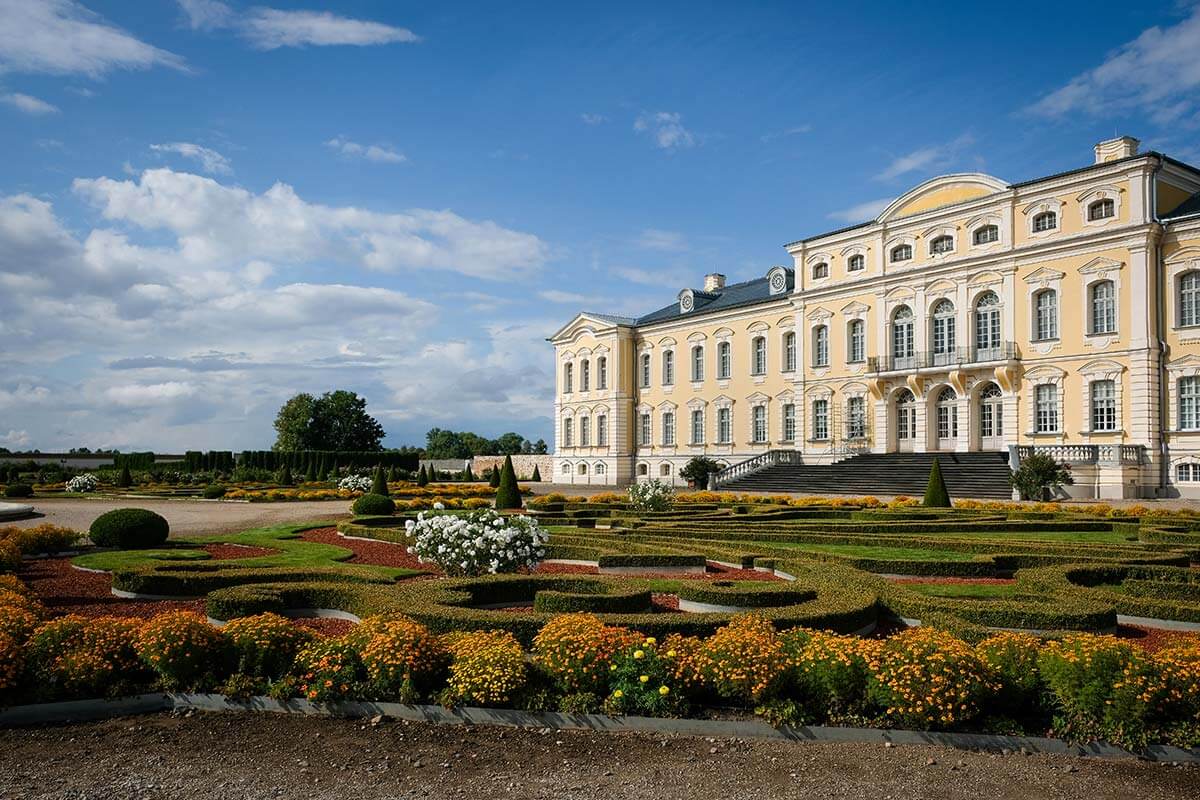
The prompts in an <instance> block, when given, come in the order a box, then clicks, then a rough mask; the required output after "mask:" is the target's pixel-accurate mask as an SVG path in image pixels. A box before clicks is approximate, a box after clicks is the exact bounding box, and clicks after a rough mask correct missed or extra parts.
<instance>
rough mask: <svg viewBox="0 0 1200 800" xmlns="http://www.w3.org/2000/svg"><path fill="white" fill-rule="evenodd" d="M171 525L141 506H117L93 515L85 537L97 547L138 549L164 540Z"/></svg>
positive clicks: (154, 545)
mask: <svg viewBox="0 0 1200 800" xmlns="http://www.w3.org/2000/svg"><path fill="white" fill-rule="evenodd" d="M170 532H171V526H170V525H169V524H168V523H167V521H166V520H165V519H163V518H162V517H161V516H159V515H158V514H155V513H154V512H153V511H148V510H146V509H144V508H118V509H115V510H113V511H109V512H108V513H106V514H101V515H100V516H98V517H96V520H95V521H94V522H93V523H92V527H91V528H89V529H88V536H89V537H90V538H91V540H92V543H93V544H95V545H97V546H99V547H116V548H118V549H121V550H141V549H145V548H148V547H158V546H159V545H161V544H162V543H163V542H165V541H166V540H167V535H168V534H169V533H170Z"/></svg>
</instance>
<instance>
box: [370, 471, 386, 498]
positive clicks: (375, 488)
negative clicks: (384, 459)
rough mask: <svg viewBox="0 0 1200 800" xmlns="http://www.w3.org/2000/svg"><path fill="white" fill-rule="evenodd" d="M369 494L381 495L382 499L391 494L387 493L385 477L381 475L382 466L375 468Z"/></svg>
mask: <svg viewBox="0 0 1200 800" xmlns="http://www.w3.org/2000/svg"><path fill="white" fill-rule="evenodd" d="M371 494H381V495H383V496H384V497H388V496H389V495H390V494H391V492H389V491H388V485H387V476H386V475H384V474H383V464H380V465H379V466H377V467H375V475H374V477H373V478H372V479H371Z"/></svg>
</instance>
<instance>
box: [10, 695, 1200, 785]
mask: <svg viewBox="0 0 1200 800" xmlns="http://www.w3.org/2000/svg"><path fill="white" fill-rule="evenodd" d="M1197 793H1200V769H1197V768H1195V767H1172V766H1167V765H1159V764H1149V763H1141V762H1136V761H1101V760H1093V759H1084V758H1073V757H1052V756H1022V755H1009V756H1003V755H990V754H989V755H984V754H978V753H968V752H962V751H956V750H949V749H945V748H936V747H916V746H909V747H895V748H890V749H888V748H884V747H882V746H879V745H851V744H798V743H788V742H765V741H744V740H719V739H718V740H710V739H699V738H686V737H668V738H663V737H654V736H644V735H634V734H626V735H603V734H596V733H591V732H550V731H547V732H545V733H542V732H540V731H536V730H513V729H504V728H483V727H480V728H461V727H453V726H436V725H429V724H424V723H401V722H383V723H380V724H378V725H371V724H370V723H366V722H362V721H350V720H329V719H305V718H301V717H280V716H274V715H271V714H230V715H218V714H212V715H206V714H194V715H193V716H190V717H189V716H186V715H178V714H175V715H168V714H163V715H157V716H142V717H131V718H126V719H119V720H109V721H106V722H98V723H83V724H76V725H66V726H62V727H50V728H36V729H25V730H6V731H0V798H6V799H7V798H18V797H20V798H62V799H63V800H65V799H66V798H71V799H72V800H90V799H91V798H96V800H100V799H101V798H103V799H104V800H122V799H123V798H139V800H158V799H159V798H162V799H163V800H167V799H168V798H169V799H170V800H177V799H178V798H222V800H238V799H239V798H245V799H250V798H304V799H305V800H326V799H327V798H348V797H352V798H354V799H355V800H383V798H405V797H412V798H424V797H428V798H435V799H437V798H452V797H453V798H461V799H463V800H497V798H505V797H512V798H538V799H539V800H540V799H541V798H546V799H547V800H561V798H579V799H580V800H588V799H590V798H597V799H598V800H623V799H624V798H636V799H637V800H666V799H667V798H689V800H709V798H712V799H713V800H717V799H719V800H741V799H742V798H746V799H747V800H749V799H750V798H755V800H761V799H763V798H803V797H821V798H864V799H868V798H869V800H882V799H883V798H906V799H908V798H968V799H969V800H979V799H980V798H989V800H992V799H993V798H996V799H999V800H1004V799H1007V798H1013V799H1014V800H1017V799H1019V800H1033V799H1034V798H1056V800H1057V799H1061V800H1075V799H1076V798H1078V799H1079V800H1107V799H1108V798H1113V800H1117V799H1118V798H1119V799H1120V800H1127V798H1130V797H1136V798H1138V800H1159V799H1160V798H1195V797H1196V796H1197Z"/></svg>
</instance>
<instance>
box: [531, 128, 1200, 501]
mask: <svg viewBox="0 0 1200 800" xmlns="http://www.w3.org/2000/svg"><path fill="white" fill-rule="evenodd" d="M786 250H787V252H788V254H789V255H790V256H791V262H792V263H791V266H775V267H771V268H770V269H769V270H767V272H766V274H765V275H764V276H762V277H760V278H757V279H754V280H751V281H747V282H744V283H737V284H727V283H726V280H725V276H723V275H721V274H716V273H714V274H710V275H706V276H705V277H704V279H703V283H702V284H701V285H699V286H696V287H690V288H683V289H682V290H681V291H680V292H679V294H678V296H677V298H676V302H674V303H672V304H671V305H668V306H666V307H664V308H660V309H658V310H657V311H653V312H651V313H649V314H646V315H645V316H642V317H638V318H627V317H616V316H611V315H607V314H595V313H586V312H585V313H581V314H579V315H577V316H576V317H575V318H574V319H573V320H571V322H570V323H569V324H567V325H566V326H564V327H563V328H562V329H561V330H559V331H558V332H557V333H555V334H554V336H553V337H551V339H550V341H551V342H552V343H553V345H554V348H555V364H556V370H555V371H556V373H557V376H558V377H557V392H556V398H555V404H554V418H555V442H556V449H555V453H554V471H555V475H554V477H553V480H554V481H555V482H557V483H577V484H579V483H582V484H612V485H623V484H628V483H630V482H632V481H635V480H639V479H640V480H647V479H649V478H660V479H663V480H666V481H669V482H671V483H675V484H680V483H683V481H682V480H681V479H680V478H679V477H678V471H679V469H680V468H681V467H682V466H683V465H684V464H686V463H687V462H688V461H689V460H690V459H691V458H693V457H694V456H698V455H704V456H708V457H710V458H712V459H714V460H716V461H718V462H720V463H721V464H722V465H727V466H734V465H738V464H739V463H742V462H747V461H749V460H751V459H757V461H756V462H755V463H763V464H766V463H769V462H771V460H772V459H771V457H770V456H771V454H780V453H781V454H783V455H786V456H787V460H788V461H791V462H793V463H794V462H796V461H799V462H802V463H804V464H824V463H832V462H836V461H840V460H843V459H846V458H848V457H850V456H852V455H854V454H858V453H905V452H912V453H930V452H947V451H948V452H954V453H964V452H974V451H996V452H1003V453H1008V454H1009V457H1010V463H1012V464H1016V463H1019V460H1020V458H1021V457H1022V456H1024V455H1027V454H1028V453H1031V452H1034V451H1036V450H1045V451H1047V452H1049V453H1050V454H1052V455H1054V456H1055V457H1056V458H1058V459H1059V460H1062V461H1067V462H1069V463H1071V465H1072V472H1073V475H1074V477H1075V485H1074V486H1072V487H1069V491H1070V492H1071V493H1072V494H1074V495H1076V496H1084V497H1178V496H1192V497H1200V169H1197V168H1195V167H1192V166H1189V165H1187V164H1184V163H1182V162H1180V161H1177V160H1175V159H1172V158H1170V157H1168V156H1166V155H1163V154H1160V153H1156V152H1147V153H1139V152H1138V141H1137V140H1136V139H1133V138H1130V137H1121V138H1118V139H1113V140H1109V141H1105V142H1101V143H1100V144H1098V145H1096V147H1095V159H1094V163H1092V164H1090V165H1088V166H1085V167H1082V168H1079V169H1075V170H1071V171H1069V172H1064V173H1060V174H1057V175H1051V176H1048V177H1045V178H1039V179H1037V180H1031V181H1025V182H1022V183H1014V184H1009V183H1005V182H1003V181H1001V180H998V179H996V178H994V177H991V176H989V175H984V174H979V173H963V174H955V175H946V176H943V177H939V178H934V179H932V180H929V181H927V182H925V183H923V184H921V185H919V186H917V187H916V188H914V189H912V190H910V191H908V192H907V193H905V194H904V195H902V196H901V197H899V198H897V199H896V200H895V201H894V202H892V203H891V204H890V205H889V206H888V207H887V208H885V209H884V210H883V212H882V213H880V214H879V216H878V217H877V218H875V219H874V220H872V221H870V222H867V223H863V224H861V225H855V226H852V227H849V228H843V229H841V230H836V231H831V232H829V233H823V234H821V235H819V236H813V237H810V238H807V239H801V240H799V241H795V242H792V243H791V244H788V245H786ZM797 488H798V489H800V488H802V487H797Z"/></svg>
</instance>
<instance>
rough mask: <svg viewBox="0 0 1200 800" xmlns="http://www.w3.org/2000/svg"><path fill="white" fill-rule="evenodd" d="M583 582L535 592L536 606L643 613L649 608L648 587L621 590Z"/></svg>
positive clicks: (557, 610) (567, 610)
mask: <svg viewBox="0 0 1200 800" xmlns="http://www.w3.org/2000/svg"><path fill="white" fill-rule="evenodd" d="M586 586H587V585H586V584H584V585H581V586H579V587H577V588H576V590H575V591H573V592H563V591H555V590H554V589H543V590H541V591H539V592H538V593H537V594H535V595H534V596H533V610H534V611H537V612H539V613H543V614H565V613H570V612H574V611H589V612H592V613H594V614H642V613H645V612H648V611H650V590H649V589H627V590H621V589H618V588H617V587H613V586H606V585H604V584H601V583H599V582H596V584H595V588H594V590H592V589H590V588H589V589H586V590H585V587H586Z"/></svg>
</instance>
